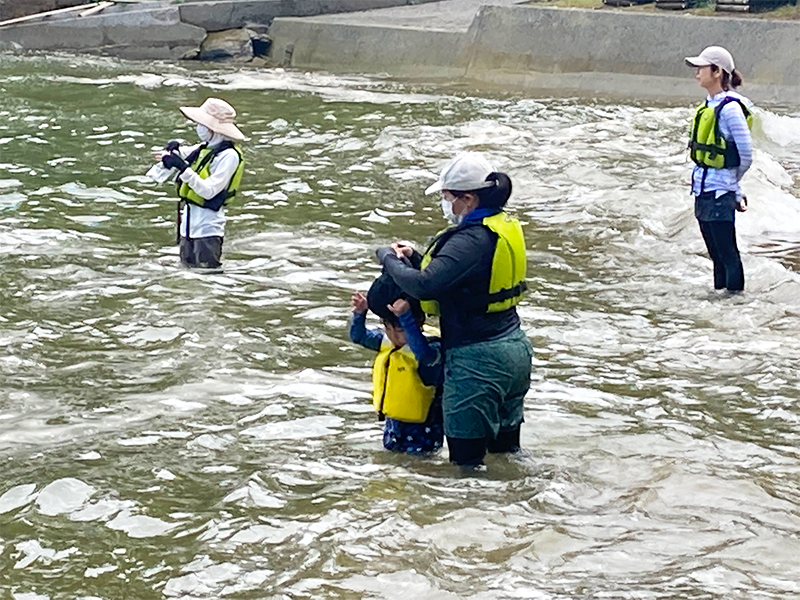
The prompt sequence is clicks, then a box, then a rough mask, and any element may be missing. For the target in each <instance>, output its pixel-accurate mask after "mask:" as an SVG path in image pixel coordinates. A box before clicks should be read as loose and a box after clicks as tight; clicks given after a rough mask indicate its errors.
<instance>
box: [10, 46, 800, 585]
mask: <svg viewBox="0 0 800 600" xmlns="http://www.w3.org/2000/svg"><path fill="white" fill-rule="evenodd" d="M1 58H2V60H0V98H2V100H0V257H1V258H2V263H3V267H2V271H0V278H2V292H1V294H2V295H1V296H0V297H1V298H2V313H0V341H1V343H2V348H3V350H2V353H0V377H2V385H0V465H2V471H1V472H2V478H1V479H0V596H1V597H2V598H13V599H15V600H45V599H54V600H55V599H62V598H63V599H66V598H70V599H71V598H83V599H89V598H92V599H97V598H101V599H107V600H112V599H121V598H134V599H148V598H162V597H166V598H235V599H239V598H241V599H261V598H270V599H275V600H287V599H301V598H313V599H319V598H341V599H360V598H376V599H387V600H394V599H404V600H407V599H410V598H420V599H426V600H427V599H430V600H450V599H460V598H469V599H474V600H496V599H537V600H539V599H574V598H592V599H601V598H603V599H608V598H624V599H662V598H663V599H667V598H669V599H673V598H674V599H677V598H703V599H712V598H713V599H716V598H720V599H722V598H725V599H730V598H741V599H747V600H754V599H767V598H769V599H785V598H790V597H798V595H800V562H798V560H797V557H798V556H799V555H800V483H798V481H800V456H799V455H798V454H799V452H798V440H799V439H800V409H798V406H797V398H798V396H799V395H800V374H798V371H797V365H798V363H800V278H798V274H797V272H796V269H798V268H800V204H799V203H798V198H799V197H800V113H797V112H794V113H793V112H792V110H791V109H785V108H781V107H762V110H761V112H760V124H759V126H758V128H757V130H756V132H755V142H756V146H757V148H758V151H757V154H756V161H755V165H754V167H753V169H751V172H750V173H748V175H747V176H746V181H745V189H746V191H747V193H748V195H749V197H750V204H751V209H750V210H749V211H748V212H747V213H746V214H744V215H741V216H740V217H739V220H738V225H737V226H738V229H739V239H740V246H741V248H742V250H743V253H744V265H745V272H746V276H747V291H746V293H745V294H743V295H741V296H734V297H728V296H725V295H721V294H718V293H715V292H713V290H712V289H711V265H710V262H709V260H708V258H707V257H706V255H705V252H704V247H703V244H702V241H701V239H700V235H699V232H698V230H697V225H696V222H695V221H694V219H693V216H692V208H691V199H690V196H689V194H688V188H687V174H688V171H689V167H688V165H687V161H686V156H685V151H684V146H685V140H684V135H685V130H686V123H687V120H688V119H689V118H690V115H691V108H690V107H689V106H688V105H683V106H659V107H656V106H651V105H640V104H634V103H629V104H623V103H619V102H600V101H584V100H579V99H574V98H545V99H541V98H540V99H530V98H526V97H523V96H521V95H495V96H494V97H480V96H479V95H478V94H477V93H473V92H471V91H469V90H465V89H456V90H454V89H437V88H433V87H412V86H410V85H407V84H405V85H404V84H400V83H393V82H391V81H386V80H380V79H361V78H344V77H329V76H323V75H307V74H300V73H284V72H282V71H280V70H278V71H255V70H236V69H218V70H215V69H214V68H209V67H207V66H202V65H201V66H197V67H194V68H192V69H187V68H185V67H179V66H174V65H160V64H159V65H145V66H144V67H143V66H142V65H141V64H135V63H120V62H118V61H110V60H108V61H107V60H104V59H75V58H69V57H48V58H43V57H15V56H9V55H5V56H2V57H1ZM687 76H689V75H688V74H687ZM212 94H214V95H220V96H223V97H224V98H226V99H227V100H229V101H230V102H231V103H232V104H233V105H234V106H236V108H237V109H238V111H239V113H240V118H239V122H240V124H241V127H242V128H243V129H244V130H245V131H246V132H247V133H248V135H249V136H250V141H249V142H248V143H247V144H246V152H247V163H248V166H247V172H246V176H245V185H244V192H243V194H242V196H241V198H240V199H239V200H237V201H236V202H235V205H234V206H233V207H232V208H231V210H230V211H229V215H230V220H229V223H228V230H227V237H226V241H225V254H224V258H225V268H224V272H223V273H220V274H211V275H208V274H197V273H193V272H188V271H186V270H183V269H181V268H179V267H178V265H177V258H176V249H175V247H174V246H173V245H172V241H173V236H174V233H173V219H174V209H175V205H174V201H173V199H172V197H171V190H170V189H168V188H163V187H158V186H156V185H155V184H153V183H152V182H150V181H149V180H147V179H146V178H144V177H143V173H144V172H145V171H146V170H147V168H148V167H149V165H150V163H151V160H152V158H151V150H152V149H153V148H154V147H155V146H159V145H161V144H163V143H164V142H165V141H166V140H167V139H169V138H172V137H185V138H188V139H193V137H194V134H193V127H191V126H190V125H188V124H187V123H186V122H185V121H184V120H183V118H182V117H181V116H180V114H179V113H178V111H177V109H176V107H177V106H179V105H197V104H199V103H200V102H202V100H203V99H204V98H205V97H206V96H207V95H212ZM700 97H701V94H699V93H698V98H700ZM462 149H475V150H480V151H482V152H485V153H486V154H487V155H488V156H489V157H490V159H491V160H492V161H493V162H494V163H495V164H496V166H497V167H498V168H499V169H501V170H504V171H506V172H508V173H509V174H510V175H511V176H512V178H513V180H514V184H515V193H514V196H513V198H512V201H511V204H510V206H511V207H512V208H513V211H515V212H516V214H517V215H519V216H520V217H521V219H523V220H524V222H525V231H526V235H527V240H528V248H529V259H530V261H529V262H530V269H529V284H530V289H531V292H530V294H529V296H528V298H527V300H526V301H525V303H524V304H523V306H522V307H521V310H520V313H521V317H522V320H523V324H524V328H525V330H526V331H527V333H528V335H529V336H530V338H531V340H532V342H533V345H534V348H535V351H536V357H535V363H534V376H533V385H532V388H531V391H530V394H529V395H528V397H527V400H526V424H525V426H524V427H523V443H524V446H525V449H524V451H523V452H522V453H521V454H520V455H518V456H514V457H489V458H488V460H487V470H486V472H485V473H480V474H477V475H473V476H461V475H460V474H459V473H458V472H457V471H456V470H455V469H454V468H453V467H451V466H450V465H449V464H448V463H447V460H446V456H445V455H439V456H435V457H433V458H427V459H420V458H414V457H409V456H398V455H392V454H390V453H387V452H385V451H383V450H382V449H381V443H380V425H379V424H378V423H377V421H376V419H375V416H374V413H372V411H371V408H370V406H369V389H370V383H369V364H370V360H371V356H370V354H369V352H367V351H365V350H363V349H360V348H357V347H354V346H353V345H352V344H350V343H349V341H348V339H347V316H348V308H347V305H348V299H349V296H350V293H351V291H352V290H353V289H362V290H364V289H366V287H367V286H368V285H369V283H370V281H371V279H372V278H373V277H374V276H375V275H376V273H377V272H378V267H377V265H376V264H375V262H374V260H373V258H372V256H373V249H374V248H375V247H377V246H378V245H382V244H385V243H387V242H389V241H391V240H393V239H398V238H400V239H404V238H405V239H410V240H413V241H415V242H416V243H418V244H420V245H422V244H424V243H425V240H426V239H428V237H429V236H431V235H432V234H433V233H435V232H436V231H437V230H438V229H439V228H441V227H442V225H443V222H442V218H441V212H440V209H439V206H438V199H436V198H430V197H425V196H424V195H423V193H422V190H423V189H424V188H425V187H426V185H428V183H429V182H430V181H431V180H432V179H433V172H435V171H437V170H438V168H439V167H440V166H441V164H442V163H443V161H444V160H445V159H447V158H448V157H450V156H451V155H453V154H454V153H455V152H457V151H459V150H462Z"/></svg>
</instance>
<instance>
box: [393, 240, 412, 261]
mask: <svg viewBox="0 0 800 600" xmlns="http://www.w3.org/2000/svg"><path fill="white" fill-rule="evenodd" d="M392 250H394V253H395V254H396V255H397V258H403V257H404V256H405V257H406V258H411V255H412V254H414V246H413V244H411V242H403V241H398V242H395V243H393V244H392Z"/></svg>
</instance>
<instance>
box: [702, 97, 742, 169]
mask: <svg viewBox="0 0 800 600" xmlns="http://www.w3.org/2000/svg"><path fill="white" fill-rule="evenodd" d="M731 102H738V103H739V106H741V107H742V112H743V113H744V117H745V119H746V120H747V126H748V127H749V128H750V129H752V128H753V114H752V113H751V112H750V111H749V110H748V108H747V107H746V106H745V105H744V103H743V102H742V101H741V100H739V99H738V98H735V97H733V96H726V97H725V98H723V99H722V101H721V102H720V103H719V104H718V105H717V106H716V107H714V108H713V109H712V108H710V107H709V106H708V101H706V102H704V103H703V104H701V105H700V106H698V107H697V112H696V113H695V116H694V121H693V122H692V131H691V137H690V138H689V156H690V157H691V159H692V160H693V161H694V162H695V163H696V164H697V165H699V166H701V167H707V168H709V167H710V168H712V169H732V168H734V167H738V166H739V165H740V164H741V161H740V159H739V151H738V149H737V148H736V144H735V143H734V142H729V141H727V140H726V139H725V138H723V137H722V135H721V134H720V131H719V113H720V111H721V110H722V107H723V106H725V105H726V104H730V103H731Z"/></svg>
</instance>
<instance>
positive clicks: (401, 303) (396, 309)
mask: <svg viewBox="0 0 800 600" xmlns="http://www.w3.org/2000/svg"><path fill="white" fill-rule="evenodd" d="M387 307H388V308H389V310H390V311H392V312H393V313H394V314H395V316H397V317H399V316H400V315H402V314H404V313H407V312H408V311H409V310H411V305H410V304H409V303H408V300H404V299H403V298H398V299H397V300H395V301H394V304H388V305H387Z"/></svg>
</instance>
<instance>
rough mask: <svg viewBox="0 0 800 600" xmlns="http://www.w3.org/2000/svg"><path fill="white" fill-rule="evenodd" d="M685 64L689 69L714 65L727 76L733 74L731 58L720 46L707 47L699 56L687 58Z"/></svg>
mask: <svg viewBox="0 0 800 600" xmlns="http://www.w3.org/2000/svg"><path fill="white" fill-rule="evenodd" d="M684 60H685V61H686V64H687V65H689V66H690V67H707V66H709V65H716V66H718V67H719V68H720V69H722V70H723V71H725V72H726V73H728V74H731V73H733V70H734V69H735V68H736V67H734V66H733V56H731V53H730V52H728V51H727V50H725V48H723V47H722V46H709V47H708V48H706V49H705V50H703V51H702V52H701V53H700V56H687V57H686V58H685V59H684Z"/></svg>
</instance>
